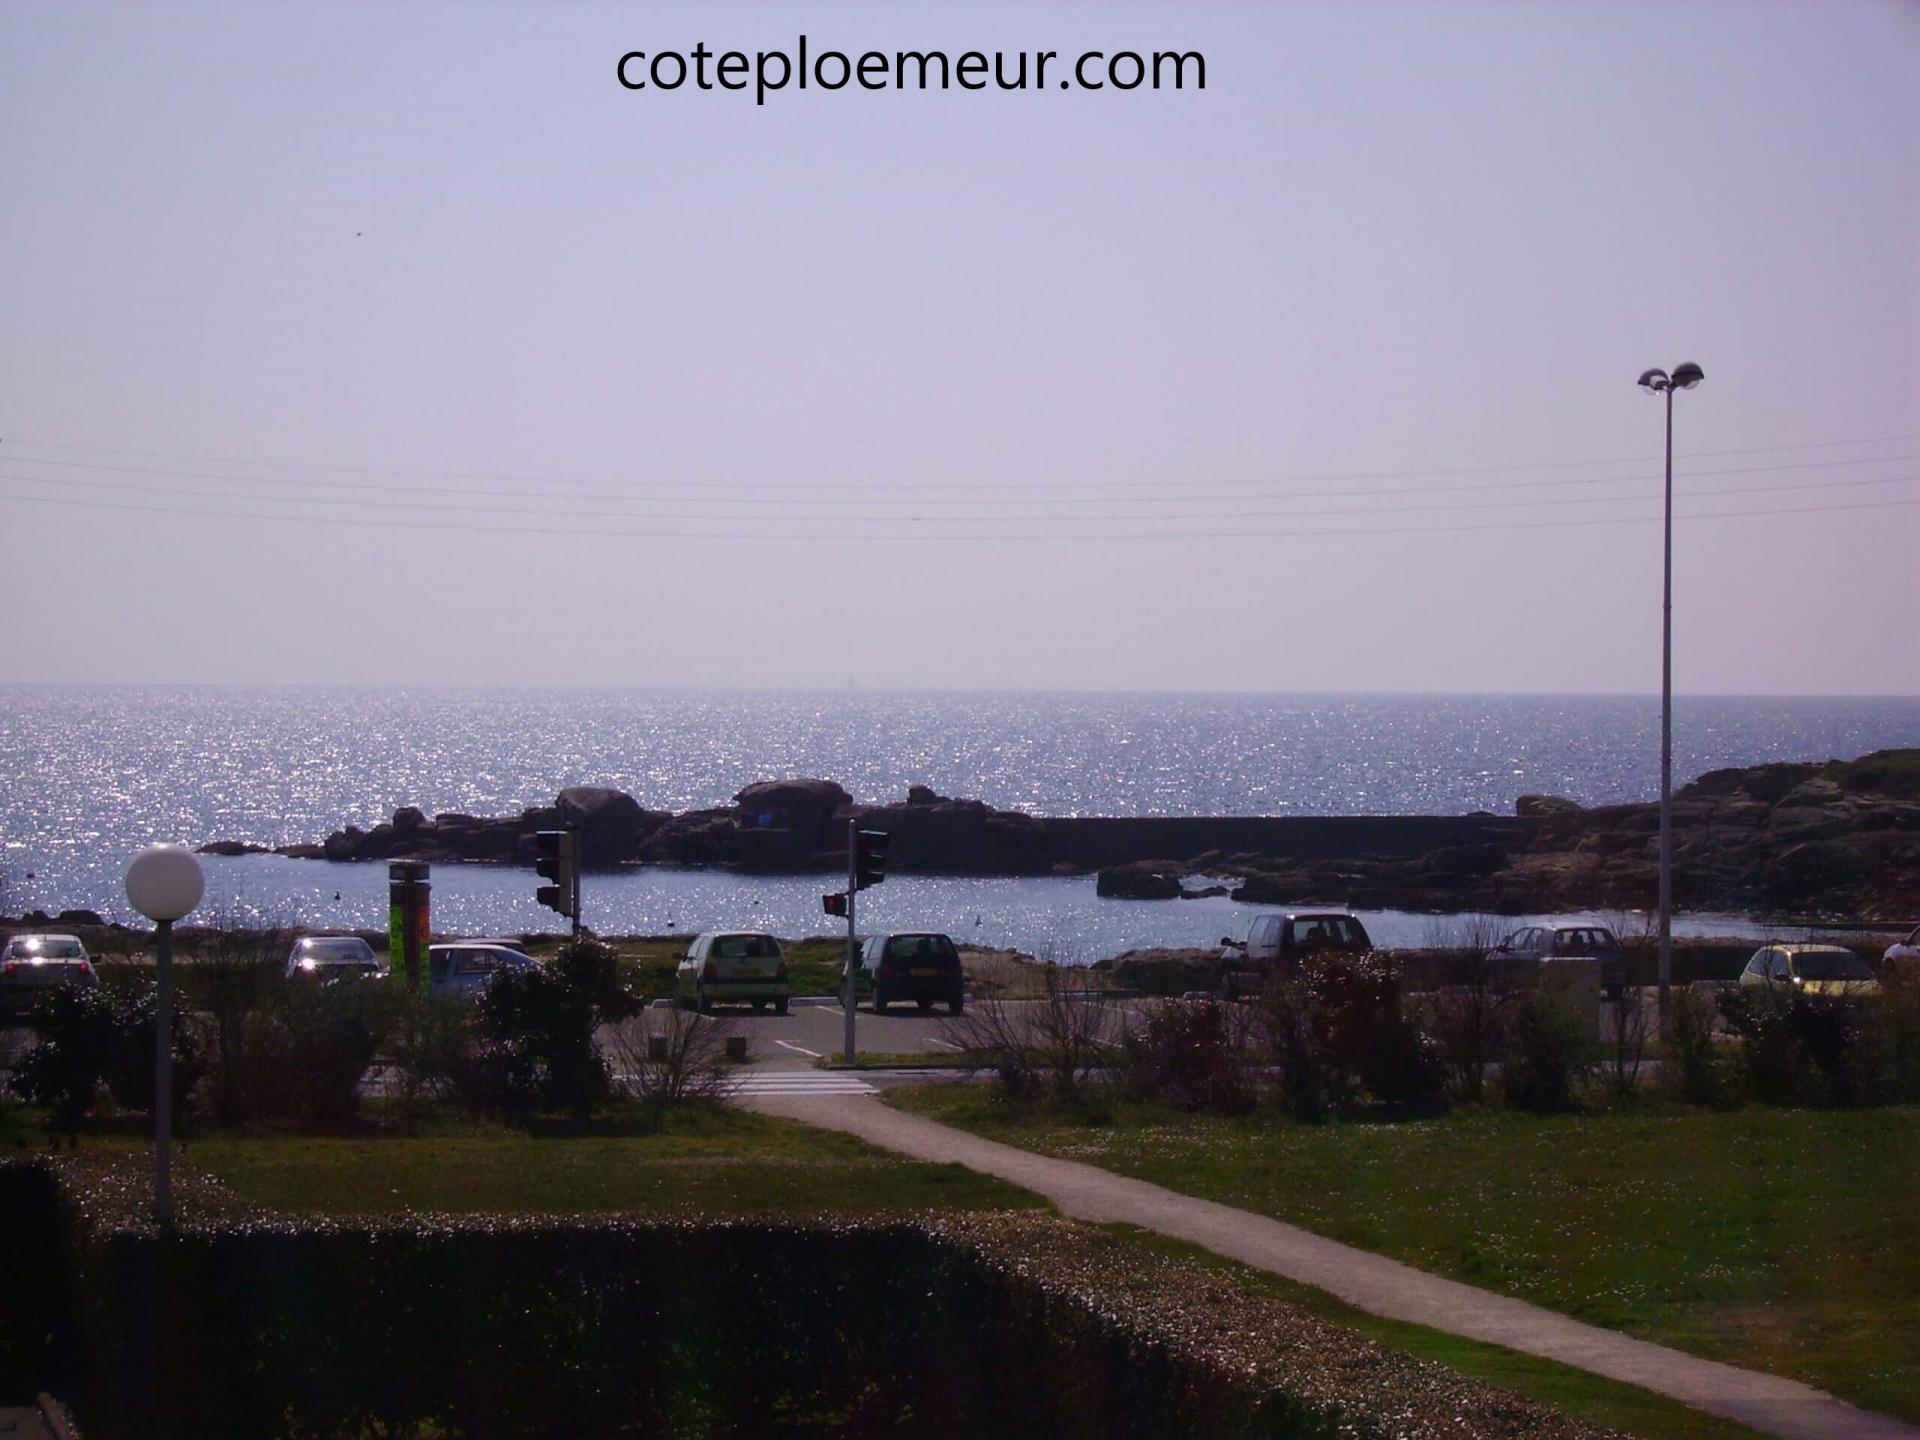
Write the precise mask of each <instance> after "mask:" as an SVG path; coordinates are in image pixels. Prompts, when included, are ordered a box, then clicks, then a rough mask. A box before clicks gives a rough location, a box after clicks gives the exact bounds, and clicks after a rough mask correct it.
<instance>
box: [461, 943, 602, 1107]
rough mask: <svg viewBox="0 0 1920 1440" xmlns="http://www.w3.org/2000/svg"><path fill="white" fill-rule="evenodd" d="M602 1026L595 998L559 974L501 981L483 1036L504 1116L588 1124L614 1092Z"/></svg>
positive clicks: (488, 1000) (489, 1001)
mask: <svg viewBox="0 0 1920 1440" xmlns="http://www.w3.org/2000/svg"><path fill="white" fill-rule="evenodd" d="M598 1018H599V1017H598V1013H597V1011H596V1010H595V1008H594V1001H593V996H592V995H591V994H590V993H589V992H588V991H587V990H586V988H585V987H583V986H582V985H580V984H577V983H576V982H575V981H574V980H573V979H572V978H571V977H570V976H569V975H568V974H566V973H564V972H562V971H560V970H558V969H550V968H547V967H545V966H534V967H532V968H530V969H526V970H505V971H502V972H501V973H500V974H498V975H496V976H495V977H494V978H493V981H492V983H491V984H489V985H488V986H487V989H486V993H485V994H483V995H482V996H481V997H480V1030H481V1034H482V1035H483V1036H484V1037H485V1040H486V1043H487V1049H488V1055H487V1058H488V1059H490V1060H491V1061H492V1068H493V1069H494V1070H495V1071H496V1073H497V1075H498V1082H499V1086H500V1092H499V1097H498V1098H499V1102H500V1103H501V1104H502V1105H503V1108H506V1109H508V1110H511V1111H515V1112H519V1113H525V1112H527V1111H530V1110H533V1109H536V1108H539V1109H547V1110H565V1111H568V1112H570V1113H572V1114H574V1115H580V1116H585V1115H589V1114H591V1113H592V1112H593V1111H594V1110H595V1109H596V1108H597V1107H598V1106H600V1105H601V1104H603V1103H604V1102H605V1101H606V1100H607V1099H608V1097H609V1096H610V1095H611V1094H612V1091H613V1086H612V1078H611V1076H610V1075H609V1073H608V1070H607V1062H606V1060H605V1058H604V1057H603V1056H602V1055H601V1053H600V1048H599V1046H598V1045H596V1044H595V1043H594V1031H595V1029H596V1028H598V1023H597V1022H598Z"/></svg>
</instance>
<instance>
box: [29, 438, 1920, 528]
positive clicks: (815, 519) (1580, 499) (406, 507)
mask: <svg viewBox="0 0 1920 1440" xmlns="http://www.w3.org/2000/svg"><path fill="white" fill-rule="evenodd" d="M1906 458H1909V459H1912V458H1915V457H1912V456H1909V457H1906ZM1758 468H1759V469H1760V470H1767V469H1773V470H1788V469H1804V468H1812V467H1806V466H1763V467H1758ZM1703 473H1712V474H1743V473H1751V472H1745V471H1713V472H1703ZM0 480H7V481H11V482H14V483H16V484H27V485H39V486H44V487H47V488H49V489H54V488H59V487H63V486H73V487H78V488H82V489H88V490H131V491H133V492H135V493H136V494H142V495H171V496H175V497H178V498H183V499H199V500H217V501H226V500H240V501H244V502H246V503H250V504H272V505H289V506H352V507H353V508H354V509H355V510H361V511H364V510H398V511H414V512H423V511H424V512H435V513H446V514H457V515H474V514H481V515H502V516H511V515H518V516H526V517H530V518H532V519H536V520H537V519H542V518H561V519H573V520H668V521H688V520H692V521H736V520H739V521H749V522H752V521H774V520H778V521H781V522H783V523H790V524H796V525H834V526H839V527H843V528H844V527H847V526H859V525H868V526H871V525H875V524H899V523H901V522H903V521H907V522H920V521H928V522H930V523H932V524H936V525H938V524H962V523H964V524H974V525H1038V524H1048V523H1058V524H1064V525H1082V524H1092V523H1113V522H1127V521H1155V522H1159V521H1166V520H1209V521H1221V520H1289V519H1296V520H1306V519H1312V518H1314V517H1317V516H1335V517H1351V516H1364V515H1396V514H1403V513H1405V512H1407V511H1409V510H1419V511H1427V512H1433V513H1445V512H1451V511H1481V510H1489V509H1501V510H1513V509H1539V508H1548V507H1559V506H1566V505H1634V504H1643V503H1646V501H1647V500H1648V499H1650V498H1652V497H1647V496H1640V495H1574V496H1567V495H1554V496H1549V497H1546V498H1540V497H1533V498H1529V499H1521V500H1476V501H1472V502H1469V503H1467V504H1459V503H1443V504H1419V503H1414V504H1407V503H1404V502H1403V503H1400V504H1397V505H1395V506H1393V507H1392V508H1391V509H1383V508H1381V507H1378V506H1372V507H1365V506H1363V507H1358V508H1356V507H1351V506H1343V507H1337V508H1324V507H1323V508H1320V509H1313V510H1274V509H1260V510H1186V511H1171V512H1168V511H1161V512H1155V513H1151V514H1093V515H964V516H952V515H945V516H932V517H927V516H921V515H915V514H911V513H907V514H884V515H864V516H854V517H846V516H840V515H772V514H768V513H766V511H765V510H764V508H763V509H761V510H758V511H748V512H746V513H744V514H743V513H725V512H719V513H716V512H712V511H706V510H692V511H644V512H642V511H632V510H592V509H570V510H568V511H567V512H565V514H564V515H561V516H554V515H553V512H552V509H551V507H543V508H529V507H527V506H524V505H480V504H474V503H472V502H470V501H463V502H461V503H458V504H444V503H439V502H436V501H427V500H397V501H396V500H368V499H362V498H358V497H356V498H353V499H343V498H340V497H338V496H333V495H324V496H315V495H234V494H223V493H221V492H218V491H211V490H204V489H185V488H182V487H179V486H163V485H144V484H141V483H139V482H136V481H127V480H87V479H83V478H80V477H77V476H70V475H61V476H56V477H53V478H52V479H47V478H44V477H40V476H33V475H15V474H9V473H6V472H0ZM1906 483H1908V482H1907V480H1906V478H1905V477H1903V476H1892V475H1881V476H1867V477H1853V478H1843V479H1837V480H1835V479H1828V480H1803V481H1793V482H1788V483H1787V484H1784V485H1730V486H1720V487H1716V488H1712V489H1703V490H1690V491H1688V492H1687V494H1686V496H1685V498H1686V499H1688V500H1700V499H1710V498H1713V497H1715V496H1721V495H1767V494H1775V493H1784V492H1789V491H1797V490H1837V489H1849V488H1858V487H1860V486H1867V485H1904V484H1906ZM207 513H209V514H219V513H222V512H220V511H218V510H212V511H209V512H207ZM316 518H322V519H324V518H326V517H324V516H321V517H316ZM1062 533H1065V534H1073V533H1077V532H1073V531H1065V532H1062Z"/></svg>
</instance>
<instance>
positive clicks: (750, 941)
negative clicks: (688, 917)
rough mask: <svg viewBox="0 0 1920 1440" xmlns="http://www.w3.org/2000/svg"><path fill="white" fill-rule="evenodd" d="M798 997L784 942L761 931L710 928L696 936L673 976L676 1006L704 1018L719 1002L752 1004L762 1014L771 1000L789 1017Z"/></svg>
mask: <svg viewBox="0 0 1920 1440" xmlns="http://www.w3.org/2000/svg"><path fill="white" fill-rule="evenodd" d="M792 995H793V981H792V980H791V979H790V978H789V975H788V971H787V957H786V955H785V954H783V953H782V952H781V949H780V942H779V941H778V940H776V939H774V938H773V936H771V935H762V934H760V933H759V932H758V931H751V930H708V931H706V932H704V933H702V934H699V935H696V936H694V937H693V943H692V944H690V945H689V946H687V953H686V954H685V955H683V956H681V957H680V963H679V965H678V966H677V967H676V968H675V970H674V975H673V998H674V1003H675V1004H677V1005H679V1006H681V1007H682V1008H685V1007H687V1006H692V1007H693V1008H694V1009H695V1010H698V1011H699V1012H700V1013H701V1014H703V1015H704V1014H706V1013H707V1012H708V1011H710V1010H711V1009H712V1008H713V1004H714V1002H715V1001H716V1000H746V1001H750V1002H751V1003H752V1005H753V1008H754V1009H756V1010H764V1009H765V1008H766V1006H767V1002H768V1001H769V1000H771V1001H772V1002H773V1008H774V1010H775V1011H776V1012H777V1013H779V1014H781V1015H784V1014H786V1013H787V1001H788V1000H789V999H790V998H791V997H792Z"/></svg>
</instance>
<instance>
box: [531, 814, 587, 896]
mask: <svg viewBox="0 0 1920 1440" xmlns="http://www.w3.org/2000/svg"><path fill="white" fill-rule="evenodd" d="M533 843H534V847H535V848H536V849H537V850H538V851H539V852H540V858H539V859H538V860H536V861H534V864H533V868H534V870H535V871H536V872H537V873H538V874H539V875H540V877H541V879H543V880H551V881H552V882H553V883H552V884H551V885H542V886H541V887H540V888H539V889H538V890H536V891H534V892H533V898H534V899H536V900H538V901H539V902H540V903H541V904H542V905H545V906H546V907H547V908H548V909H549V910H558V911H559V912H560V913H561V914H562V915H566V916H569V917H571V916H573V915H574V914H575V912H576V911H577V910H578V908H579V905H578V901H579V895H580V889H579V883H578V876H579V870H578V861H577V859H576V857H575V855H574V839H573V832H572V831H571V830H542V831H539V832H538V833H537V834H535V835H534V837H533Z"/></svg>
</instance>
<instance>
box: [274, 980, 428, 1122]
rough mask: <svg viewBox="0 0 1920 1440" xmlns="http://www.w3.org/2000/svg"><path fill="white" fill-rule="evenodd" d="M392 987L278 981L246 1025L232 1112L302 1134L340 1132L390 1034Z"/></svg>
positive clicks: (355, 1111) (357, 1104) (393, 1004)
mask: <svg viewBox="0 0 1920 1440" xmlns="http://www.w3.org/2000/svg"><path fill="white" fill-rule="evenodd" d="M397 1018H398V997H397V995H396V991H395V987H393V986H391V985H388V984H384V983H380V982H377V981H363V980H345V981H339V982H335V983H332V984H328V983H325V982H321V981H316V980H311V979H306V978H296V979H294V980H288V981H283V982H282V983H281V985H280V986H279V988H278V989H277V991H276V992H275V993H274V995H273V996H272V998H271V999H270V1000H269V1001H268V1002H267V1004H266V1005H264V1006H262V1007H261V1008H260V1009H259V1010H258V1011H256V1012H255V1013H254V1014H253V1015H252V1016H251V1017H250V1018H249V1020H248V1023H247V1028H246V1032H245V1033H246V1040H245V1057H246V1058H245V1061H244V1064H243V1066H242V1068H241V1080H240V1086H239V1091H238V1097H237V1098H238V1100H239V1105H238V1110H239V1112H240V1113H243V1114H245V1115H247V1116H257V1117H260V1118H264V1119H270V1120H278V1121H282V1122H284V1123H287V1124H290V1125H294V1126H297V1127H299V1128H302V1129H338V1128H340V1127H342V1126H344V1125H346V1124H347V1123H348V1122H349V1121H351V1120H352V1119H353V1118H354V1116H355V1115H357V1114H358V1113H359V1109H360V1092H361V1084H362V1082H363V1081H364V1080H365V1079H366V1075H367V1071H368V1070H369V1069H371V1068H372V1066H373V1063H374V1061H375V1059H376V1058H377V1057H378V1056H379V1054H380V1052H381V1050H382V1049H383V1047H384V1046H385V1045H386V1043H387V1041H388V1038H389V1036H390V1035H391V1034H392V1033H393V1030H394V1027H395V1024H396V1021H397Z"/></svg>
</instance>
